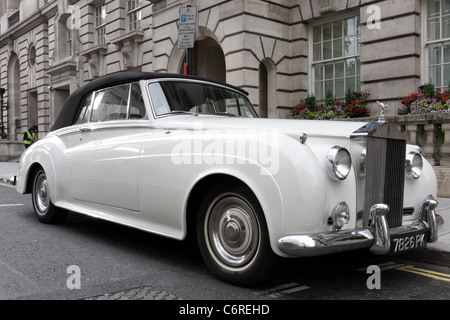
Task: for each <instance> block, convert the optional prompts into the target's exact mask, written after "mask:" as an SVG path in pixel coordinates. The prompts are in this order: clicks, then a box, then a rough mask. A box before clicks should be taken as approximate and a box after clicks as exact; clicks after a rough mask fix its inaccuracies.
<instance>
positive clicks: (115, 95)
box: [77, 82, 148, 124]
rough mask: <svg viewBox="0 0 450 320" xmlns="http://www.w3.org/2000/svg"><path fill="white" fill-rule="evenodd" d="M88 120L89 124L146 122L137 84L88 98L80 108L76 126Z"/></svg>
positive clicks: (142, 101) (109, 89)
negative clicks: (127, 121) (121, 121)
mask: <svg viewBox="0 0 450 320" xmlns="http://www.w3.org/2000/svg"><path fill="white" fill-rule="evenodd" d="M91 100H92V102H91ZM89 118H90V122H105V121H115V120H147V119H148V115H147V111H146V109H145V103H144V99H143V97H142V91H141V87H140V85H139V83H137V82H136V83H132V84H125V85H120V86H115V87H111V88H107V89H104V90H99V91H97V92H95V97H94V98H91V96H90V97H89V98H88V99H86V101H85V102H84V104H83V105H82V106H81V111H80V115H79V117H78V120H77V124H80V123H85V122H87V119H89Z"/></svg>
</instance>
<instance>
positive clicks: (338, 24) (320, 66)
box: [312, 16, 360, 99]
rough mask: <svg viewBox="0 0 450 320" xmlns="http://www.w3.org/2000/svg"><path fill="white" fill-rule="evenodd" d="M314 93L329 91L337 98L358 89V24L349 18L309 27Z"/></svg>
mask: <svg viewBox="0 0 450 320" xmlns="http://www.w3.org/2000/svg"><path fill="white" fill-rule="evenodd" d="M312 48H313V54H312V60H313V61H312V70H313V78H314V90H313V92H314V95H315V97H316V98H317V99H323V98H325V97H326V96H327V95H329V94H331V95H333V96H334V97H336V98H338V99H340V98H344V97H345V92H346V91H347V90H348V89H350V90H352V91H359V90H360V72H359V70H360V24H359V17H358V16H355V17H350V18H345V19H340V20H336V21H332V22H327V23H322V24H319V25H315V26H313V27H312Z"/></svg>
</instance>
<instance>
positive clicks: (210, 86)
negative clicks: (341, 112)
mask: <svg viewBox="0 0 450 320" xmlns="http://www.w3.org/2000/svg"><path fill="white" fill-rule="evenodd" d="M16 189H17V191H18V192H20V193H31V194H32V197H31V198H32V203H33V207H34V211H35V213H36V216H37V219H38V220H39V221H41V222H44V223H57V222H62V221H63V220H64V219H65V218H66V216H67V214H68V213H69V212H76V213H80V214H86V215H89V216H93V217H96V218H101V219H105V220H108V221H111V222H115V223H119V224H122V225H126V226H130V227H134V228H137V229H140V230H145V231H148V232H152V233H155V234H159V235H162V236H166V237H170V238H173V239H178V240H184V239H186V237H187V236H188V235H193V236H194V237H196V238H197V241H198V245H199V250H200V252H201V254H202V257H203V258H204V261H205V264H206V265H207V266H208V267H209V269H210V270H211V272H212V273H213V274H214V275H215V276H217V277H218V278H220V279H222V280H224V281H227V282H230V283H234V284H238V285H243V286H252V285H256V284H258V283H260V282H261V281H263V280H264V279H265V278H266V276H267V275H268V274H270V271H271V270H273V268H274V262H275V261H276V260H279V259H278V258H279V257H311V256H318V255H325V254H331V253H338V252H342V251H348V250H362V249H367V250H370V251H371V252H372V253H374V254H377V255H386V254H398V253H403V252H407V251H410V250H416V249H420V248H424V247H426V245H427V243H429V242H433V241H436V240H437V231H438V229H439V227H440V226H441V225H442V224H443V219H442V217H440V216H439V215H437V214H436V213H435V209H436V206H437V201H436V197H437V181H436V176H435V173H434V171H433V168H432V166H431V165H430V163H429V162H427V161H426V159H425V158H424V157H423V156H422V155H421V150H420V148H419V147H418V146H413V145H409V144H407V142H406V138H405V137H404V135H403V134H402V133H401V132H400V131H398V130H397V129H396V128H395V127H393V126H391V125H389V124H388V123H383V122H376V123H363V122H346V121H314V120H310V121H309V120H290V119H277V120H275V119H259V118H258V115H257V113H256V112H255V110H254V109H253V107H252V105H251V103H250V101H249V99H248V97H247V93H246V92H245V91H243V90H242V89H240V88H236V87H234V86H231V85H229V84H225V83H219V82H216V81H211V80H207V79H203V78H199V77H193V76H182V75H176V74H159V73H143V72H120V73H116V74H112V75H108V76H105V77H102V78H98V79H95V80H92V81H90V82H89V83H87V84H86V85H85V86H83V87H81V88H79V89H78V90H76V91H75V92H74V93H73V94H72V95H71V96H70V97H69V98H68V99H67V100H66V102H65V104H64V105H63V107H62V111H61V113H60V115H59V117H58V118H57V120H56V121H55V123H54V125H53V127H52V128H51V130H50V132H49V134H48V135H47V136H46V137H45V138H42V139H41V140H39V141H37V142H36V143H34V144H33V145H32V146H31V147H29V148H28V149H27V150H25V152H24V153H23V155H22V157H21V159H20V163H19V175H18V177H17V179H16Z"/></svg>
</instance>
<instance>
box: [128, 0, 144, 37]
mask: <svg viewBox="0 0 450 320" xmlns="http://www.w3.org/2000/svg"><path fill="white" fill-rule="evenodd" d="M141 6H142V0H128V5H127V31H133V30H138V29H140V28H141Z"/></svg>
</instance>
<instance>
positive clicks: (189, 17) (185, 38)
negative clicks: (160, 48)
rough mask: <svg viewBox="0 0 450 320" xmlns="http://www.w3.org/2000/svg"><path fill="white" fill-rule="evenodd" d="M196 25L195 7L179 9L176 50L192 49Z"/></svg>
mask: <svg viewBox="0 0 450 320" xmlns="http://www.w3.org/2000/svg"><path fill="white" fill-rule="evenodd" d="M196 23H197V7H183V8H181V9H180V21H179V25H178V49H190V48H193V47H194V41H195V26H196Z"/></svg>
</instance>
